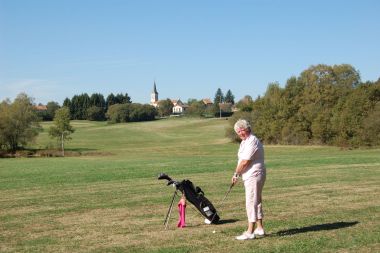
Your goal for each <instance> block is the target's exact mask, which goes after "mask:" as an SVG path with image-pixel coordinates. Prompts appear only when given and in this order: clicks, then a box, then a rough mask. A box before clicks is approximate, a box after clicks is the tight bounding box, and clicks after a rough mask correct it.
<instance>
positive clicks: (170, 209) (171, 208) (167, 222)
mask: <svg viewBox="0 0 380 253" xmlns="http://www.w3.org/2000/svg"><path fill="white" fill-rule="evenodd" d="M176 195H177V190H176V191H175V192H174V194H173V198H172V202H171V203H170V206H169V210H168V213H167V214H166V218H165V221H164V225H165V230H166V229H167V228H168V224H169V219H170V214H171V213H172V210H173V203H174V199H175V196H176Z"/></svg>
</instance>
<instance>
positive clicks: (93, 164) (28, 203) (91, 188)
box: [0, 118, 380, 252]
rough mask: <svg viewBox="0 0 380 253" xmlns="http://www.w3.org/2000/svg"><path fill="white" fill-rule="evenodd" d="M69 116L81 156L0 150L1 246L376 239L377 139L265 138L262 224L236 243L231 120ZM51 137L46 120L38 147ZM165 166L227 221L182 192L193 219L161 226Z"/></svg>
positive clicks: (38, 248)
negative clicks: (369, 143) (342, 145)
mask: <svg viewBox="0 0 380 253" xmlns="http://www.w3.org/2000/svg"><path fill="white" fill-rule="evenodd" d="M72 125H73V126H74V127H75V129H76V132H75V133H74V134H73V135H72V138H73V139H72V140H71V141H70V142H68V143H67V149H68V150H69V151H75V152H80V153H81V154H82V155H81V156H74V157H65V158H61V157H55V158H11V159H1V160H0V252H207V251H209V252H231V251H238V252H375V251H379V250H380V222H379V218H380V217H379V216H380V215H379V213H380V200H379V197H378V196H379V193H380V188H379V185H380V155H379V154H380V150H379V149H369V150H361V149H358V150H340V149H338V148H335V147H318V146H308V147H300V146H266V147H265V152H266V164H267V168H268V176H267V182H266V185H265V188H264V193H263V197H264V211H265V215H266V217H265V226H266V230H267V233H268V236H267V237H265V238H264V239H257V240H252V241H248V242H243V243H242V242H238V241H236V240H234V237H235V236H236V235H238V234H240V233H241V232H242V231H244V229H245V228H246V216H245V208H244V189H243V186H242V184H241V183H239V184H238V185H237V186H236V187H234V189H233V191H232V192H231V194H230V195H229V197H228V198H227V200H226V202H225V203H224V204H223V205H219V204H220V201H221V199H222V198H223V196H224V194H225V192H226V190H227V189H228V186H229V183H230V177H231V175H232V173H233V171H234V166H235V165H236V153H237V149H238V145H237V144H234V143H230V142H229V140H228V139H226V138H225V137H224V131H225V127H226V126H227V121H226V120H219V119H186V118H178V119H177V118H176V119H168V120H159V121H154V122H144V123H128V124H115V125H108V124H107V123H102V122H101V123H99V122H88V121H73V122H72ZM43 127H44V128H45V129H47V128H48V127H49V123H44V125H43ZM53 144H54V140H51V139H49V137H48V136H47V131H45V132H43V133H42V134H41V135H40V136H39V138H38V140H37V142H36V143H35V144H34V147H36V148H45V147H48V146H51V145H53ZM160 172H166V173H168V174H169V175H170V176H172V177H173V178H175V179H179V180H180V179H185V178H188V179H190V180H192V181H193V182H194V183H195V184H196V185H198V186H200V187H201V188H202V189H203V190H204V192H205V193H206V196H207V197H208V198H209V199H210V200H211V201H212V202H213V203H214V205H215V206H216V208H217V209H218V211H219V213H220V216H221V219H222V221H223V222H222V223H221V224H219V225H205V224H204V223H203V219H202V217H201V216H199V214H198V213H197V212H196V211H195V209H194V208H193V207H192V206H190V204H189V205H188V208H187V213H186V215H187V216H186V222H187V224H188V227H186V228H184V229H177V228H176V223H177V219H178V212H177V210H176V208H175V209H174V210H173V212H172V218H171V220H170V223H169V228H168V230H165V229H164V226H163V221H164V218H165V215H166V212H167V208H168V207H169V204H170V200H171V197H172V194H173V191H174V190H173V188H172V187H167V186H166V184H165V182H163V181H158V180H157V175H158V174H159V173H160ZM213 230H215V231H216V233H212V231H213Z"/></svg>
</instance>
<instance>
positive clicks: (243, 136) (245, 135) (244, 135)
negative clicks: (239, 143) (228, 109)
mask: <svg viewBox="0 0 380 253" xmlns="http://www.w3.org/2000/svg"><path fill="white" fill-rule="evenodd" d="M236 133H237V135H238V136H239V138H240V139H242V140H243V141H244V140H245V139H247V138H248V136H249V129H247V128H238V130H237V131H236Z"/></svg>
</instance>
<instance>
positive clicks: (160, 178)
mask: <svg viewBox="0 0 380 253" xmlns="http://www.w3.org/2000/svg"><path fill="white" fill-rule="evenodd" d="M162 179H166V180H168V181H172V179H171V178H170V177H169V176H168V175H166V174H165V173H160V175H158V180H162Z"/></svg>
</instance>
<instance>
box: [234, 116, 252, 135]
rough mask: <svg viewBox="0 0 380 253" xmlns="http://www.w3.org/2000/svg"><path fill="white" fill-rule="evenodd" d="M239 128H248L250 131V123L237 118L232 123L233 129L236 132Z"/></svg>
mask: <svg viewBox="0 0 380 253" xmlns="http://www.w3.org/2000/svg"><path fill="white" fill-rule="evenodd" d="M239 129H249V131H251V124H249V122H248V121H247V120H245V119H239V120H238V121H236V123H235V125H234V130H235V132H237V130H239Z"/></svg>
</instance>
